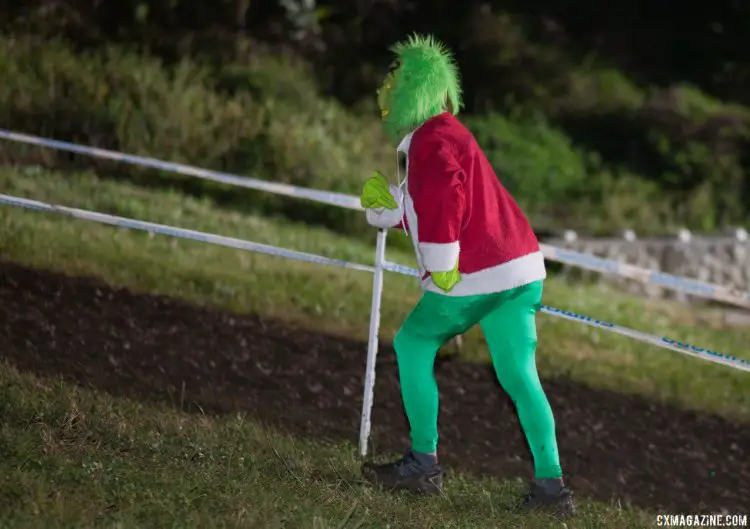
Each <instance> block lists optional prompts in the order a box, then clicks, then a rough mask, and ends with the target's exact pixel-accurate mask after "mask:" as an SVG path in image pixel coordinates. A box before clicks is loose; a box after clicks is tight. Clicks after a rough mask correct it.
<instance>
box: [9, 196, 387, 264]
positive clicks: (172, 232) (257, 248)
mask: <svg viewBox="0 0 750 529" xmlns="http://www.w3.org/2000/svg"><path fill="white" fill-rule="evenodd" d="M0 204H5V205H8V206H18V207H22V208H26V209H33V210H37V211H47V212H50V213H57V214H59V215H65V216H67V217H74V218H77V219H85V220H91V221H94V222H98V223H101V224H109V225H110V226H117V227H120V228H130V229H134V230H142V231H147V232H151V233H159V234H161V235H168V236H171V237H178V238H181V239H191V240H193V241H199V242H204V243H209V244H216V245H218V246H226V247H228V248H237V249H239V250H246V251H248V252H257V253H263V254H267V255H275V256H277V257H286V258H287V259H294V260H297V261H304V262H307V263H315V264H320V265H326V266H335V267H338V268H348V269H350V270H361V271H363V272H374V271H375V269H374V268H373V267H372V266H366V265H362V264H358V263H350V262H347V261H342V260H340V259H330V258H328V257H323V256H320V255H315V254H310V253H305V252H298V251H296V250H287V249H285V248H279V247H277V246H269V245H267V244H260V243H256V242H250V241H245V240H242V239H235V238H232V237H224V236H222V235H213V234H210V233H204V232H200V231H193V230H186V229H183V228H175V227H172V226H165V225H163V224H154V223H152V222H144V221H140V220H134V219H128V218H125V217H116V216H113V215H106V214H104V213H97V212H95V211H87V210H83V209H76V208H68V207H65V206H55V205H52V204H47V203H44V202H39V201H36V200H28V199H25V198H18V197H12V196H8V195H2V194H0Z"/></svg>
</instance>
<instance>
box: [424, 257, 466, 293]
mask: <svg viewBox="0 0 750 529" xmlns="http://www.w3.org/2000/svg"><path fill="white" fill-rule="evenodd" d="M430 275H431V276H432V282H433V283H435V284H436V285H437V286H438V288H439V289H440V290H442V291H443V292H450V291H451V290H453V287H455V286H456V283H458V282H459V281H461V273H460V272H459V271H458V259H456V266H454V267H453V270H451V271H450V272H430Z"/></svg>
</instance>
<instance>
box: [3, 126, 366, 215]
mask: <svg viewBox="0 0 750 529" xmlns="http://www.w3.org/2000/svg"><path fill="white" fill-rule="evenodd" d="M0 139H4V140H8V141H15V142H19V143H28V144H31V145H39V146H40V147H49V148H52V149H57V150H59V151H68V152H75V153H78V154H84V155H87V156H93V157H94V158H105V159H107V160H113V161H116V162H123V163H129V164H131V165H138V166H141V167H151V168H152V169H159V170H161V171H167V172H170V173H177V174H182V175H187V176H194V177H196V178H202V179H204V180H211V181H213V182H221V183H222V184H229V185H234V186H239V187H246V188H249V189H257V190H259V191H268V192H269V193H274V194H276V195H284V196H288V197H296V198H306V199H308V200H312V201H315V202H320V203H322V204H329V205H331V206H339V207H342V208H346V209H355V210H359V211H363V209H362V206H361V205H360V203H359V199H358V198H357V197H354V196H352V195H345V194H343V193H333V192H329V191H318V190H317V189H307V188H304V187H297V186H291V185H287V184H279V183H276V182H269V181H267V180H260V179H257V178H249V177H244V176H237V175H233V174H229V173H222V172H219V171H210V170H208V169H201V168H199V167H193V166H191V165H185V164H181V163H172V162H165V161H163V160H157V159H156V158H147V157H145V156H136V155H132V154H124V153H121V152H117V151H110V150H107V149H97V148H95V147H86V146H83V145H76V144H75V143H69V142H67V141H58V140H49V139H46V138H40V137H38V136H31V135H28V134H19V133H17V132H13V131H10V130H4V129H0Z"/></svg>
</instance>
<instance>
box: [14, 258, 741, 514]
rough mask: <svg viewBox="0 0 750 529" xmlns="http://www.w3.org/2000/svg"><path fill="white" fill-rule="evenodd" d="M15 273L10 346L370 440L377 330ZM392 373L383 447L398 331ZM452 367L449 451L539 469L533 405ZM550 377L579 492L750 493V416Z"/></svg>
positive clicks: (116, 387) (72, 371) (670, 507)
mask: <svg viewBox="0 0 750 529" xmlns="http://www.w3.org/2000/svg"><path fill="white" fill-rule="evenodd" d="M0 273H1V275H0V355H2V356H3V357H5V358H7V359H9V360H10V361H12V362H13V363H15V364H16V365H18V366H19V367H20V368H22V369H26V370H29V371H32V372H34V373H38V374H43V375H63V376H65V377H66V378H68V379H70V380H73V381H76V382H77V383H80V384H83V385H86V386H90V387H93V388H97V389H100V390H104V391H108V392H110V393H114V394H118V395H126V396H129V397H133V398H139V399H150V400H160V401H167V402H170V403H174V404H179V403H180V402H183V403H184V405H185V406H186V407H191V408H193V409H197V407H200V408H201V409H203V410H205V411H211V412H216V413H224V412H231V411H237V410H245V411H248V412H250V413H252V414H254V415H255V416H256V417H258V418H259V419H260V420H262V421H264V422H266V423H270V424H273V425H275V426H277V427H280V428H282V429H284V430H285V431H288V432H293V433H295V434H300V435H305V436H315V437H321V436H322V437H326V438H329V439H336V440H340V439H347V440H350V441H352V442H356V441H357V437H358V428H359V415H360V411H361V402H362V397H361V394H362V376H363V372H364V366H365V356H366V344H365V343H364V342H358V341H353V340H347V339H342V338H340V337H334V336H329V335H325V334H319V333H315V332H310V331H305V330H301V329H294V328H290V327H288V326H286V325H284V323H282V322H278V321H275V320H270V319H266V318H262V317H258V316H238V315H233V314H229V313H225V312H218V311H214V310H208V309H204V308H200V307H196V306H192V305H188V304H185V303H182V302H179V301H175V300H172V299H167V298H161V297H153V296H144V295H136V294H133V293H131V292H129V291H127V290H119V289H112V288H111V287H108V286H107V285H105V284H103V283H101V282H99V281H96V280H92V279H87V278H69V277H65V276H63V275H58V274H54V273H50V272H46V271H40V270H32V269H28V268H25V267H21V266H17V265H14V264H9V263H0ZM377 373H378V376H377V384H376V389H375V407H374V411H373V441H374V443H375V446H376V447H377V449H378V450H379V451H382V450H393V449H398V450H401V449H402V448H403V447H404V446H405V445H404V443H405V442H406V432H407V425H406V420H405V418H404V414H403V412H402V408H401V402H400V394H399V386H398V375H397V370H396V364H395V357H394V354H393V350H392V349H391V347H390V344H383V345H382V346H381V354H380V358H379V361H378V367H377ZM437 377H438V382H439V385H440V391H441V416H440V420H441V426H440V434H441V448H440V450H441V455H442V458H443V461H444V462H445V463H446V464H447V465H448V466H449V467H451V468H453V469H460V470H463V471H468V472H473V473H477V474H484V475H493V476H499V477H506V478H507V477H510V476H520V477H523V478H524V479H526V478H528V477H529V476H530V468H531V459H530V454H529V452H528V449H527V448H526V445H525V442H524V440H523V437H522V434H521V432H520V429H519V426H518V420H517V418H516V415H515V412H514V410H513V408H512V405H511V404H510V403H509V401H508V399H507V398H506V397H505V395H504V393H503V392H502V391H500V390H499V388H498V386H497V383H496V381H495V378H494V375H493V373H492V372H491V371H490V370H489V368H488V367H484V366H478V365H470V364H464V363H461V362H456V361H453V362H444V363H441V364H440V365H439V366H438V369H437ZM544 386H545V387H546V389H547V391H548V394H549V397H550V400H551V402H552V406H553V408H554V410H555V412H556V418H557V425H558V432H559V444H560V451H561V456H562V462H563V467H564V469H565V470H566V474H567V475H568V478H569V481H570V483H571V484H572V486H573V487H574V488H575V489H576V490H577V491H578V493H579V494H581V495H586V496H589V497H594V498H598V499H602V500H609V499H611V498H613V497H618V498H620V501H622V502H623V503H631V504H633V505H638V506H641V507H647V508H651V509H657V508H658V509H662V510H666V511H670V512H679V511H682V512H695V511H696V510H707V509H708V510H713V511H718V510H721V509H727V510H730V511H733V512H734V511H738V510H743V509H747V498H748V497H750V481H749V480H748V479H747V476H750V426H747V425H738V424H732V423H730V422H728V421H726V420H724V419H722V418H720V417H716V416H711V415H704V414H697V413H694V412H689V411H685V410H680V409H677V408H673V407H667V406H663V405H657V404H654V403H650V402H648V401H646V400H643V399H641V398H637V397H633V396H626V395H621V394H617V393H613V392H607V391H601V390H595V389H591V388H588V387H585V386H582V385H579V384H576V383H572V382H570V381H566V380H560V379H558V380H545V381H544Z"/></svg>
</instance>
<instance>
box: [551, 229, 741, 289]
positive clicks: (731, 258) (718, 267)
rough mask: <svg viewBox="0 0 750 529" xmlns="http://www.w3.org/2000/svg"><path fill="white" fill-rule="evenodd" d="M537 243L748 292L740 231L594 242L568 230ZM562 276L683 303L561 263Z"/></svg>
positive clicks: (638, 285) (624, 237)
mask: <svg viewBox="0 0 750 529" xmlns="http://www.w3.org/2000/svg"><path fill="white" fill-rule="evenodd" d="M542 240H543V242H546V243H548V244H550V245H552V246H558V247H561V248H566V249H570V250H575V251H578V252H583V253H588V254H593V255H596V256H598V257H602V258H605V259H612V260H615V261H620V262H625V263H628V264H632V265H636V266H640V267H643V268H649V269H655V270H659V271H662V272H667V273H670V274H674V275H678V276H683V277H688V278H691V279H698V280H701V281H707V282H709V283H716V284H719V285H726V286H731V287H735V288H738V289H742V290H748V289H749V285H750V240H748V236H747V232H745V231H744V230H737V231H736V232H735V233H732V234H730V235H719V236H708V237H706V236H696V235H692V234H690V233H689V232H687V231H681V232H680V233H678V234H677V235H676V236H674V237H657V238H646V239H638V238H637V237H635V235H634V234H633V233H632V232H626V233H624V234H623V235H622V236H621V237H611V238H598V239H587V238H584V237H580V236H577V235H576V234H575V233H574V232H566V233H565V234H564V235H563V236H561V237H554V238H542ZM563 273H564V274H566V275H567V276H568V277H569V278H570V279H575V278H585V279H587V280H607V281H614V282H615V283H617V284H619V285H621V286H622V287H624V288H626V289H627V290H629V291H631V292H637V293H643V294H647V295H649V296H661V297H671V298H677V299H681V300H684V301H687V299H686V297H685V296H684V295H682V294H679V293H675V292H669V291H664V290H663V289H661V288H659V287H655V286H652V285H643V284H642V283H638V282H636V281H633V280H628V279H623V278H614V276H608V275H604V274H600V273H597V272H590V271H585V270H582V269H580V268H577V267H573V266H567V265H565V266H564V268H563Z"/></svg>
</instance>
